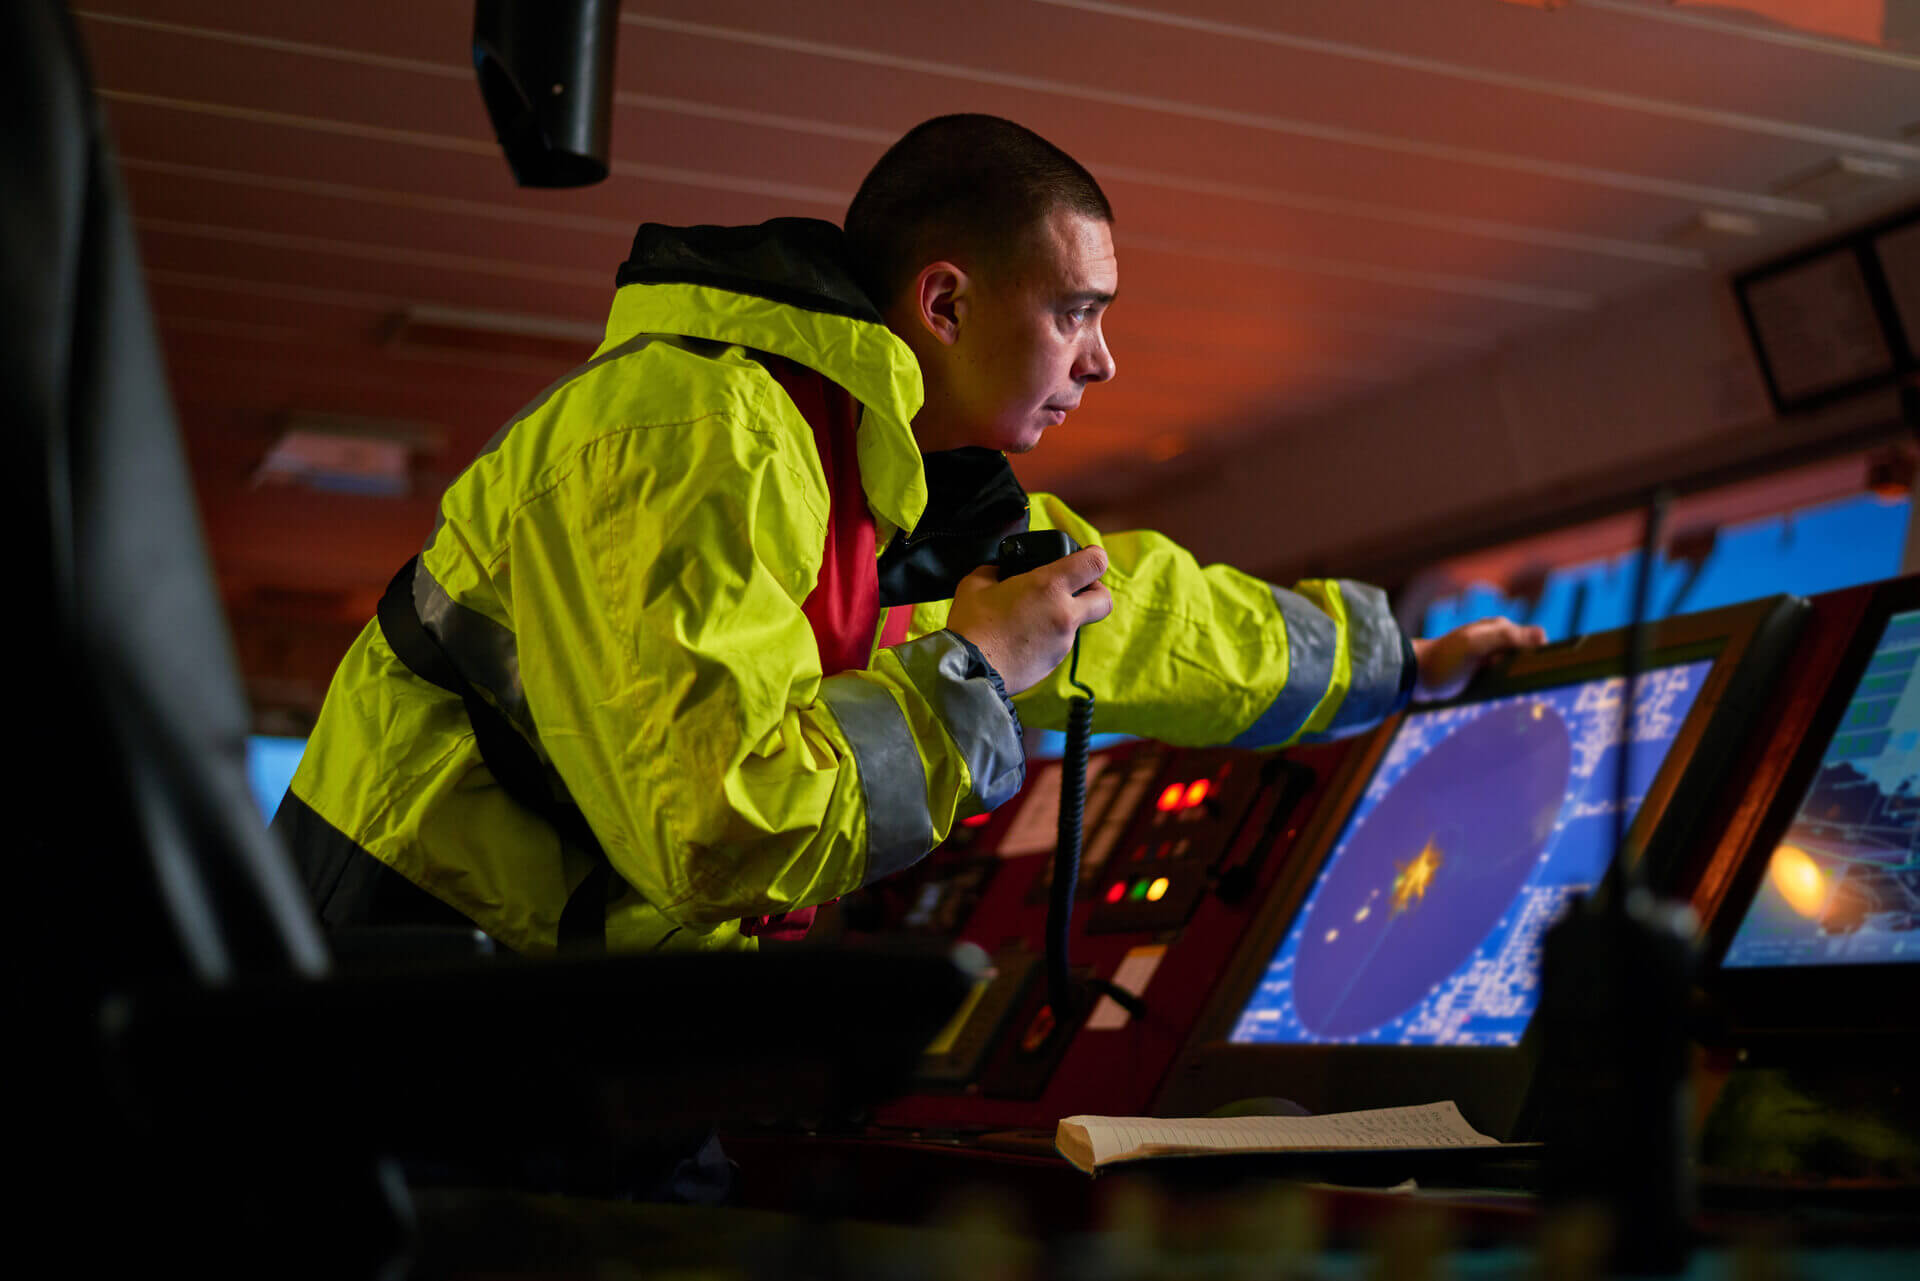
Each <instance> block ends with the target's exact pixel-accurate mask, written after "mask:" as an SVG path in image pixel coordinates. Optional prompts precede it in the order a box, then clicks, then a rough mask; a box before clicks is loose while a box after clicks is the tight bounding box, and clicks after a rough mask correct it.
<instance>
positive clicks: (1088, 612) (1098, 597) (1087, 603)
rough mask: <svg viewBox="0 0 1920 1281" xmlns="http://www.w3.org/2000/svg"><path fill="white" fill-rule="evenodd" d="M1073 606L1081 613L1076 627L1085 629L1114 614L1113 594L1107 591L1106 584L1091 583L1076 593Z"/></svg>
mask: <svg viewBox="0 0 1920 1281" xmlns="http://www.w3.org/2000/svg"><path fill="white" fill-rule="evenodd" d="M1071 604H1072V605H1073V607H1074V608H1075V609H1077V610H1079V611H1080V619H1079V622H1078V623H1076V624H1075V626H1078V627H1085V626H1086V625H1087V624H1088V623H1097V622H1099V621H1100V620H1101V619H1103V618H1105V617H1106V616H1107V615H1108V614H1111V613H1112V612H1113V593H1112V592H1110V591H1108V590H1107V585H1106V584H1105V583H1102V582H1094V583H1090V584H1088V585H1087V586H1085V587H1082V588H1081V589H1080V590H1079V591H1078V592H1075V593H1074V595H1073V598H1072V601H1071Z"/></svg>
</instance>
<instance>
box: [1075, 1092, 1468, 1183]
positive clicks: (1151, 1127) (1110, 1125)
mask: <svg viewBox="0 0 1920 1281" xmlns="http://www.w3.org/2000/svg"><path fill="white" fill-rule="evenodd" d="M1053 1143H1054V1147H1055V1148H1056V1149H1057V1150H1058V1151H1059V1153H1060V1155H1061V1156H1063V1157H1065V1158H1067V1160H1069V1161H1071V1162H1073V1163H1074V1164H1075V1165H1076V1166H1078V1167H1080V1168H1081V1169H1082V1170H1085V1171H1086V1172H1087V1173H1088V1174H1093V1173H1095V1172H1096V1171H1097V1170H1099V1169H1100V1168H1101V1167H1103V1166H1107V1165H1112V1164H1114V1163H1116V1162H1120V1161H1139V1160H1145V1159H1147V1158H1149V1157H1167V1156H1207V1155H1212V1154H1215V1153H1239V1152H1310V1151H1371V1150H1385V1149H1401V1150H1418V1149H1431V1148H1463V1147H1498V1146H1501V1145H1500V1142H1499V1140H1497V1139H1492V1138H1489V1137H1488V1136H1486V1135H1484V1134H1482V1133H1480V1132H1479V1131H1478V1130H1476V1129H1474V1128H1473V1127H1472V1126H1471V1125H1468V1124H1467V1120H1466V1118H1465V1117H1463V1116H1461V1115H1460V1109H1459V1108H1457V1107H1455V1106H1454V1105H1453V1104H1452V1103H1451V1102H1447V1103H1423V1104H1420V1105H1419V1106H1417V1107H1400V1108H1377V1109H1375V1110H1373V1111H1369V1112H1337V1113H1332V1114H1330V1115H1327V1116H1235V1117H1196V1118H1192V1119H1188V1120H1162V1119H1159V1118H1155V1117H1137V1116H1070V1117H1067V1118H1066V1119H1065V1120H1063V1121H1061V1122H1060V1126H1059V1128H1058V1130H1056V1131H1055V1133H1054V1140H1053Z"/></svg>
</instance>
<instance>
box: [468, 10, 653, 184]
mask: <svg viewBox="0 0 1920 1281" xmlns="http://www.w3.org/2000/svg"><path fill="white" fill-rule="evenodd" d="M619 21H620V0H475V4H474V7H473V69H474V73H475V75H477V76H478V77H479V80H480V97H481V100H482V101H483V102H485V103H486V107H487V116H488V117H489V118H490V119H491V120H492V121H493V132H494V135H495V136H496V137H498V138H499V140H500V149H501V150H502V151H504V152H505V153H506V156H507V167H508V168H510V169H512V170H513V177H514V181H516V182H518V183H519V184H520V185H521V186H523V187H584V186H586V185H588V184H589V183H595V182H599V181H600V180H601V179H602V178H605V177H606V176H607V154H608V137H609V135H610V133H611V131H612V124H611V122H612V114H613V51H614V41H615V37H616V36H617V35H618V31H619Z"/></svg>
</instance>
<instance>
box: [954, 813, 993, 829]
mask: <svg viewBox="0 0 1920 1281" xmlns="http://www.w3.org/2000/svg"><path fill="white" fill-rule="evenodd" d="M992 818H993V815H991V814H975V815H974V816H973V817H972V818H963V819H961V820H960V826H962V827H985V826H986V825H987V823H988V822H989V821H990V820H991V819H992Z"/></svg>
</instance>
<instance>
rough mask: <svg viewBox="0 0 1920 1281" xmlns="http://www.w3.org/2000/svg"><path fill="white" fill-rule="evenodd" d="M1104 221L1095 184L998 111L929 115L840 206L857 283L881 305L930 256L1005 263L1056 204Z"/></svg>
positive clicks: (1103, 203) (1107, 218) (974, 266)
mask: <svg viewBox="0 0 1920 1281" xmlns="http://www.w3.org/2000/svg"><path fill="white" fill-rule="evenodd" d="M1063 207H1064V208H1066V209H1070V210H1072V211H1074V212H1075V213H1080V214H1085V215H1086V216H1088V217H1090V218H1098V219H1099V220H1100V221H1102V222H1109V223H1110V222H1112V221H1113V207H1112V206H1111V205H1109V204H1108V203H1107V197H1106V195H1105V194H1104V193H1103V192H1101V190H1100V184H1099V183H1097V182H1095V181H1094V180H1093V175H1092V174H1090V173H1088V172H1087V171H1086V169H1085V168H1083V167H1082V166H1081V165H1080V163H1079V162H1078V161H1076V160H1075V159H1074V158H1073V157H1072V156H1069V155H1068V154H1067V153H1066V152H1064V151H1062V150H1060V148H1058V147H1056V146H1054V145H1053V144H1052V143H1050V142H1048V141H1047V140H1046V139H1045V138H1042V137H1041V136H1040V135H1039V134H1037V133H1035V132H1033V130H1031V129H1027V128H1023V127H1022V126H1020V125H1017V124H1015V123H1013V121H1011V120H1002V119H1001V118H1000V117H998V116H984V115H954V116H936V117H935V118H934V119H932V120H929V121H927V122H926V123H925V124H922V125H917V126H915V127H914V128H913V129H911V130H909V131H908V132H907V134H906V136H905V137H903V138H901V139H900V141H898V142H896V143H894V144H893V146H891V147H889V148H888V149H887V154H886V155H884V156H882V157H880V162H879V163H878V164H876V165H874V167H873V171H872V172H871V173H869V174H868V175H867V177H866V181H865V182H862V183H861V184H860V190H859V191H858V192H857V193H855V195H854V197H853V203H852V204H851V205H849V206H847V221H846V231H847V244H848V248H849V250H850V252H851V254H852V256H853V264H854V270H855V271H856V272H857V273H858V274H859V277H860V283H861V284H862V285H863V286H864V287H865V288H866V290H867V293H868V295H869V296H870V297H872V299H873V301H874V304H875V305H876V306H878V307H880V308H881V309H882V310H885V308H886V307H887V306H888V305H889V304H891V303H892V302H893V300H894V298H895V297H897V296H898V295H899V292H900V290H902V289H903V288H905V287H906V285H907V283H908V282H909V281H911V280H912V279H913V277H914V275H915V274H916V273H917V272H918V271H919V270H920V268H921V267H923V266H925V265H926V264H927V263H928V262H931V261H933V260H934V259H935V258H936V257H947V256H954V255H961V256H966V257H968V258H970V259H972V261H971V262H965V263H962V264H961V265H962V266H966V267H969V268H970V269H971V270H980V269H981V268H982V267H987V268H991V267H994V266H998V265H1000V264H1003V263H1005V262H1007V261H1008V260H1009V259H1011V258H1012V257H1013V256H1014V255H1015V254H1016V253H1017V252H1018V251H1019V250H1020V249H1021V248H1023V247H1024V245H1025V243H1026V238H1027V237H1028V236H1029V235H1031V234H1032V232H1033V231H1034V230H1035V229H1036V228H1037V227H1038V226H1039V225H1040V223H1041V222H1042V221H1043V220H1044V219H1045V218H1046V217H1047V215H1048V214H1050V213H1052V212H1053V211H1054V210H1055V209H1059V208H1063Z"/></svg>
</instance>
